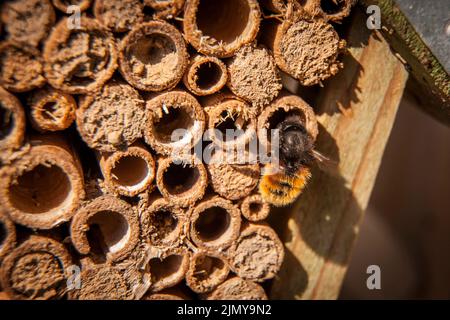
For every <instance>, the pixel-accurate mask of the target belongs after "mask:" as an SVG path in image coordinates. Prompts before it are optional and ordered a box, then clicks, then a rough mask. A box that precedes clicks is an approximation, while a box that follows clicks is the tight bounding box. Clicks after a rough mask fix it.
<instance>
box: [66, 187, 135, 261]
mask: <svg viewBox="0 0 450 320" xmlns="http://www.w3.org/2000/svg"><path fill="white" fill-rule="evenodd" d="M70 235H71V238H72V243H73V245H74V247H75V249H76V250H77V251H78V252H79V253H80V254H83V255H89V256H90V257H92V259H93V260H95V261H99V262H106V261H108V262H117V261H120V260H123V259H125V258H127V257H128V256H129V255H130V254H131V252H132V251H133V249H134V248H135V247H136V245H137V243H138V239H139V217H138V214H137V212H136V210H135V209H134V208H133V207H132V206H131V205H129V204H128V203H127V202H125V201H123V200H120V199H118V198H116V197H113V196H110V195H105V196H100V197H98V198H95V199H93V200H91V201H89V202H88V203H87V204H85V205H83V206H82V207H80V208H79V209H78V210H77V213H76V214H75V216H74V217H73V219H72V223H71V225H70Z"/></svg>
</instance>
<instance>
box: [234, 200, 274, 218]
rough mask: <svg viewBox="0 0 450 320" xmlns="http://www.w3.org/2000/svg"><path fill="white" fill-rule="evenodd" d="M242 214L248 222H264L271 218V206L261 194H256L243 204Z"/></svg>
mask: <svg viewBox="0 0 450 320" xmlns="http://www.w3.org/2000/svg"><path fill="white" fill-rule="evenodd" d="M241 212H242V215H243V216H244V217H245V219H247V220H248V221H251V222H257V221H262V220H265V219H266V218H267V217H268V216H269V213H270V204H269V203H267V202H265V201H264V200H263V198H262V197H261V195H260V194H259V193H255V194H252V195H250V196H247V197H245V198H244V200H243V201H242V202H241Z"/></svg>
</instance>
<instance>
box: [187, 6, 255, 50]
mask: <svg viewBox="0 0 450 320" xmlns="http://www.w3.org/2000/svg"><path fill="white" fill-rule="evenodd" d="M260 19H261V10H260V8H259V4H258V1H256V0H228V1H210V0H188V1H186V6H185V9H184V20H183V30H184V34H185V37H186V40H187V41H188V42H189V43H190V44H191V45H192V46H193V47H194V48H195V49H196V50H197V51H198V52H200V53H203V54H205V55H212V56H217V57H220V58H225V57H231V56H232V55H234V53H235V52H236V51H237V50H238V49H239V48H240V47H241V46H243V45H244V44H247V43H251V42H253V40H255V38H256V36H257V34H258V31H259V25H260Z"/></svg>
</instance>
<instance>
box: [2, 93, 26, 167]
mask: <svg viewBox="0 0 450 320" xmlns="http://www.w3.org/2000/svg"><path fill="white" fill-rule="evenodd" d="M25 122H26V119H25V112H24V109H23V107H22V104H21V103H20V101H19V99H17V98H16V97H15V96H14V95H12V94H10V93H9V92H8V91H6V90H4V89H3V88H2V87H0V124H1V126H0V153H1V154H2V156H0V158H2V157H3V155H4V152H5V151H7V150H13V149H18V148H19V147H20V146H21V145H22V143H23V140H24V136H25Z"/></svg>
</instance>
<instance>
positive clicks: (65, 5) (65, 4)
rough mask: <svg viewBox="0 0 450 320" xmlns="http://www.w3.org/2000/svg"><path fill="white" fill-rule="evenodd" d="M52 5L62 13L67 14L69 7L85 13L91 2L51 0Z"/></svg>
mask: <svg viewBox="0 0 450 320" xmlns="http://www.w3.org/2000/svg"><path fill="white" fill-rule="evenodd" d="M52 1H53V5H54V6H55V7H56V8H58V9H59V10H61V11H62V12H64V13H69V12H68V9H69V7H70V6H77V7H78V8H79V9H80V11H86V10H87V9H88V8H89V7H90V6H91V2H92V0H52Z"/></svg>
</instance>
